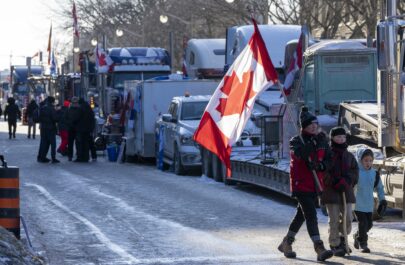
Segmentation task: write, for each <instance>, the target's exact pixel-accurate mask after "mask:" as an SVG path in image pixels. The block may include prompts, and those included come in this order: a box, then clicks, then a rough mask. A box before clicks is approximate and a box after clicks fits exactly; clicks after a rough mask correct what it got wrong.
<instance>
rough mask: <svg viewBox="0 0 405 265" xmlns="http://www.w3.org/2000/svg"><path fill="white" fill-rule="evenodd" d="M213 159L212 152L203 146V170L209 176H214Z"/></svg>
mask: <svg viewBox="0 0 405 265" xmlns="http://www.w3.org/2000/svg"><path fill="white" fill-rule="evenodd" d="M201 148H203V147H201ZM211 161H212V155H211V152H210V151H208V150H207V149H205V148H203V149H202V170H203V174H204V175H206V176H207V177H209V178H212V166H211Z"/></svg>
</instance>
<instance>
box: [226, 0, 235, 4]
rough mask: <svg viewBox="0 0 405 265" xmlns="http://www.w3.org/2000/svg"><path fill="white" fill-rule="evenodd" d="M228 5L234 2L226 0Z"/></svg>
mask: <svg viewBox="0 0 405 265" xmlns="http://www.w3.org/2000/svg"><path fill="white" fill-rule="evenodd" d="M225 1H226V2H227V3H229V4H232V3H233V2H234V0H225Z"/></svg>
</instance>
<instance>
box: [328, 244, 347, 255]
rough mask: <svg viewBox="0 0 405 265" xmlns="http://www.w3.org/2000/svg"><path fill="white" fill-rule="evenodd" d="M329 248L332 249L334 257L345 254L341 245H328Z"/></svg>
mask: <svg viewBox="0 0 405 265" xmlns="http://www.w3.org/2000/svg"><path fill="white" fill-rule="evenodd" d="M330 250H332V252H333V255H334V256H336V257H343V256H344V255H345V254H346V250H345V249H344V247H343V246H342V245H339V246H336V247H334V246H330Z"/></svg>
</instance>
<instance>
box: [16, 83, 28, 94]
mask: <svg viewBox="0 0 405 265" xmlns="http://www.w3.org/2000/svg"><path fill="white" fill-rule="evenodd" d="M15 92H16V93H18V94H20V95H25V94H28V87H27V86H26V85H18V86H17V87H16V89H15Z"/></svg>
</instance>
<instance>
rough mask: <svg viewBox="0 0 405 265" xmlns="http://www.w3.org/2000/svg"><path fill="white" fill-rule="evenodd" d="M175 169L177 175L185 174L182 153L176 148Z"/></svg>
mask: <svg viewBox="0 0 405 265" xmlns="http://www.w3.org/2000/svg"><path fill="white" fill-rule="evenodd" d="M173 169H174V173H175V174H176V175H183V174H184V167H183V165H182V164H181V158H180V152H179V150H178V149H177V147H176V146H175V147H174V157H173Z"/></svg>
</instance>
